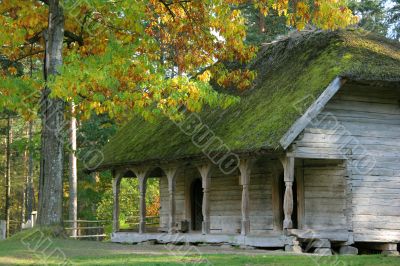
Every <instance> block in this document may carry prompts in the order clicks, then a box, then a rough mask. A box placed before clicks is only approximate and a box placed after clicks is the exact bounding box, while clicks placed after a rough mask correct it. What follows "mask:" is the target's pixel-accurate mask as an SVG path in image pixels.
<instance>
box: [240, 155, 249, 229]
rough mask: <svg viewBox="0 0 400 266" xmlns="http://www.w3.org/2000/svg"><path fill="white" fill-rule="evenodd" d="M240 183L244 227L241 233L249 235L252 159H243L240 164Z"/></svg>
mask: <svg viewBox="0 0 400 266" xmlns="http://www.w3.org/2000/svg"><path fill="white" fill-rule="evenodd" d="M239 170H240V185H241V186H242V227H241V234H242V235H247V234H248V233H249V232H250V217H249V197H250V196H249V184H250V172H251V167H250V160H248V159H244V160H243V159H242V160H240V164H239Z"/></svg>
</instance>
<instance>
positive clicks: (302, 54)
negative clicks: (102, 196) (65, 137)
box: [99, 30, 400, 169]
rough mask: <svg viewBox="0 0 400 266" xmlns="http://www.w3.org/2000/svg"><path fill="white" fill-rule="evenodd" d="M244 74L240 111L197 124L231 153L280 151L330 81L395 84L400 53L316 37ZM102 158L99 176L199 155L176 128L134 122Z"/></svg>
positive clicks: (266, 50) (271, 50)
mask: <svg viewBox="0 0 400 266" xmlns="http://www.w3.org/2000/svg"><path fill="white" fill-rule="evenodd" d="M248 67H249V68H250V69H254V70H256V71H257V73H258V74H257V75H258V76H257V79H256V81H255V83H254V86H253V87H252V89H250V90H248V91H246V92H245V93H243V94H242V95H241V101H240V103H238V104H236V105H234V106H231V107H230V108H228V109H226V110H221V109H214V110H206V111H204V112H203V113H201V114H200V117H201V119H202V121H203V123H204V124H205V125H207V126H208V127H210V129H211V130H212V131H213V132H214V133H215V135H216V136H218V137H219V138H220V139H221V140H223V142H224V143H225V144H226V145H227V146H228V147H229V148H230V149H231V150H232V151H240V152H244V151H246V152H251V151H256V150H260V149H280V145H279V140H280V138H281V137H282V136H283V135H284V134H285V133H286V131H287V130H288V129H289V128H290V126H291V125H292V124H293V123H294V122H295V120H296V119H297V118H298V117H299V116H300V113H299V111H297V110H296V108H294V106H297V107H299V106H301V107H302V109H303V110H304V109H306V108H308V107H309V105H310V104H311V103H312V101H310V100H309V99H312V98H317V97H318V96H319V95H320V94H321V93H322V92H323V91H324V90H325V89H326V87H327V86H328V85H329V83H331V82H332V81H333V79H334V78H335V77H337V76H344V77H349V78H354V79H362V80H382V81H387V80H396V81H398V80H400V71H399V69H400V46H399V44H398V43H395V42H392V41H390V40H387V39H384V38H381V37H377V36H375V35H371V34H368V33H364V32H360V31H350V30H348V31H337V32H313V33H309V34H302V35H298V36H297V37H292V38H287V39H285V40H280V41H277V42H275V43H273V44H269V45H266V46H264V47H263V48H262V49H261V50H260V52H259V55H258V57H257V59H256V60H255V61H254V62H253V63H252V64H250V65H249V66H248ZM306 99H308V100H306ZM302 101H303V102H302ZM304 103H305V104H304ZM211 149H213V147H211ZM103 153H104V161H103V163H102V164H101V165H100V166H99V168H103V169H104V168H108V167H111V166H115V165H124V164H128V163H139V162H141V161H148V160H174V159H179V158H184V157H190V156H195V155H201V154H202V151H201V150H200V149H199V148H197V147H196V146H195V145H194V144H193V143H192V141H191V136H187V135H185V134H183V133H182V131H181V130H180V129H179V128H178V126H177V125H175V124H174V123H173V122H171V121H169V120H166V119H163V120H159V121H156V122H154V123H150V122H147V121H144V120H143V119H142V118H140V117H136V118H134V119H132V120H131V121H130V122H129V123H127V125H126V126H125V127H123V128H122V129H121V130H120V131H119V132H118V133H117V134H116V135H115V136H114V137H113V138H112V139H111V141H110V142H109V143H108V144H107V145H105V147H104V148H103Z"/></svg>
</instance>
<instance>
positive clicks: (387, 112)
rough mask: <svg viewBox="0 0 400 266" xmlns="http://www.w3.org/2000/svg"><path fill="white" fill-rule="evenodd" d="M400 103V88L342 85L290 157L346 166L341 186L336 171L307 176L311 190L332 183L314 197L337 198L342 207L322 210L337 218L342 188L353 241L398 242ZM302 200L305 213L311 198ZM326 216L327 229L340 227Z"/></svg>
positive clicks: (339, 223) (337, 206) (310, 125)
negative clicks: (340, 162) (339, 162)
mask: <svg viewBox="0 0 400 266" xmlns="http://www.w3.org/2000/svg"><path fill="white" fill-rule="evenodd" d="M399 99H400V92H399V89H398V88H385V87H377V86H375V87H372V86H368V87H367V86H361V85H355V84H352V85H345V86H344V87H343V88H341V89H340V90H339V92H338V93H337V95H335V96H334V97H333V98H332V99H331V101H330V102H329V103H328V104H327V105H326V107H325V109H324V110H323V112H322V113H321V114H320V115H319V116H318V117H317V118H316V119H314V120H312V122H311V123H310V124H309V125H308V126H307V128H306V129H305V130H304V131H303V133H302V134H301V135H300V136H299V137H298V139H297V140H296V141H295V142H294V145H293V154H294V155H295V156H298V157H303V158H341V159H343V160H344V161H345V162H346V165H345V169H346V173H344V176H347V181H346V185H345V186H344V184H343V183H342V182H341V181H339V179H338V178H334V179H333V180H332V175H333V176H336V175H337V173H336V171H334V172H333V173H331V172H330V170H327V171H328V172H326V174H323V172H315V170H317V168H315V170H309V171H314V173H312V174H311V172H310V175H312V176H313V177H312V178H311V179H309V180H310V181H311V180H313V182H312V183H310V184H309V186H310V188H309V189H311V188H312V187H315V186H316V184H318V183H326V182H328V180H327V179H329V180H331V182H332V183H331V184H335V188H332V189H331V190H329V191H325V192H322V191H319V189H317V188H316V189H315V193H324V194H326V195H328V194H331V196H332V197H335V198H336V197H339V196H340V202H341V203H340V204H339V201H338V204H337V205H335V206H332V205H331V202H330V201H328V202H327V204H329V205H326V207H329V208H331V209H332V211H334V212H335V213H336V212H338V211H340V209H341V207H343V204H342V201H343V199H342V198H341V195H342V193H343V191H342V189H339V190H337V189H336V188H342V187H343V186H344V187H345V190H346V191H347V193H346V195H347V196H346V202H347V203H346V204H348V205H349V206H350V208H345V215H346V223H347V228H348V229H350V230H353V232H354V240H355V241H368V242H369V241H377V242H379V241H381V242H385V241H399V239H400V215H399V214H400V104H399ZM338 171H339V170H338ZM340 172H341V174H342V172H343V169H340ZM341 174H340V175H341ZM305 180H306V179H305ZM305 182H306V186H307V181H305ZM325 188H326V187H325ZM307 195H308V196H307ZM305 197H306V209H307V205H309V206H308V207H310V206H311V205H312V204H314V203H313V202H312V201H310V199H309V200H308V202H309V203H308V204H307V197H310V193H307V189H306V191H305ZM321 203H323V202H321ZM321 211H322V212H324V210H321ZM319 214H322V213H321V212H320V213H319ZM329 215H330V214H328V213H325V216H326V219H327V220H326V222H325V224H326V225H327V226H328V225H329V226H331V225H332V226H333V224H336V225H340V226H343V225H344V224H343V222H344V220H343V216H340V217H341V218H340V219H339V221H336V220H332V219H333V218H332V219H330V218H328V217H329ZM315 217H316V216H315ZM315 223H317V221H315ZM313 226H320V225H317V224H316V225H313Z"/></svg>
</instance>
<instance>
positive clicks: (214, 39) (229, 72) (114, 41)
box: [0, 0, 355, 119]
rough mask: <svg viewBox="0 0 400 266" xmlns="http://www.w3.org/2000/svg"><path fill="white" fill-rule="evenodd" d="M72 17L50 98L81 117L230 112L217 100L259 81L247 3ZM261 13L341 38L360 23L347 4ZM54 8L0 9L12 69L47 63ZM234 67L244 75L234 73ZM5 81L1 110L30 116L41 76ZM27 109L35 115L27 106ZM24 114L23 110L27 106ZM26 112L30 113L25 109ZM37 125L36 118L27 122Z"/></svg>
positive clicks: (111, 6) (282, 2) (77, 8)
mask: <svg viewBox="0 0 400 266" xmlns="http://www.w3.org/2000/svg"><path fill="white" fill-rule="evenodd" d="M61 2H62V3H63V8H64V16H65V34H64V36H65V45H64V48H63V49H64V51H63V57H64V62H63V66H62V67H61V68H60V69H59V73H60V75H57V76H53V77H50V78H49V80H48V85H49V86H50V88H51V89H52V92H51V95H52V97H59V98H61V99H63V100H65V101H74V102H75V103H76V104H77V105H78V114H77V115H81V116H83V117H89V116H90V114H91V113H92V112H93V111H95V112H97V113H109V114H110V115H111V116H117V117H120V115H121V114H124V113H126V111H132V110H133V111H135V112H137V113H139V114H141V115H143V116H144V117H145V118H149V119H151V118H153V117H155V116H157V115H159V114H165V115H167V116H169V117H170V118H173V119H177V118H179V117H180V116H181V112H180V111H181V110H182V108H184V109H188V110H189V111H199V110H201V108H202V107H203V106H204V105H211V106H215V105H219V106H222V107H225V106H228V105H230V104H232V103H234V102H235V101H236V100H237V99H236V98H234V97H232V96H229V95H228V94H222V93H218V92H216V91H215V90H213V88H212V87H211V86H210V80H211V79H212V80H214V81H216V82H217V83H218V85H219V86H221V87H225V88H238V89H240V90H244V89H246V88H248V87H249V86H250V85H251V83H252V81H253V79H254V78H255V74H254V73H253V72H252V71H249V70H247V69H245V68H243V67H241V66H243V65H244V64H245V63H247V62H248V61H249V60H251V59H252V58H254V56H255V54H256V51H257V49H256V48H255V47H254V46H251V45H249V44H246V42H245V38H246V27H245V18H244V16H243V15H242V13H241V12H240V9H239V8H237V7H239V6H240V5H243V4H248V3H249V1H248V0H203V1H194V0H193V1H190V0H189V1H183V0H136V1H131V0H119V1H114V0H79V1H70V0H65V1H61ZM250 2H252V4H253V5H254V7H255V8H257V9H259V10H260V13H261V14H263V15H267V14H268V13H269V12H275V13H277V14H278V15H280V16H283V17H285V18H286V20H287V23H288V24H289V25H291V26H294V27H297V28H298V29H302V28H304V27H305V26H306V24H310V23H311V24H313V25H315V26H317V27H320V28H323V29H336V28H339V27H345V26H347V25H349V24H351V23H353V22H355V17H354V16H353V15H352V14H351V11H350V10H349V9H348V8H347V7H346V2H345V0H317V1H301V0H300V1H298V0H296V1H289V0H276V1H270V0H252V1H250ZM47 19H48V2H47V0H26V1H19V0H0V22H1V25H2V27H1V28H0V33H1V34H0V44H1V52H0V54H2V55H3V56H5V57H6V58H7V59H8V60H11V61H13V62H22V63H24V64H25V66H27V65H28V60H30V61H29V62H30V63H31V65H32V63H33V64H41V62H42V61H43V60H42V58H43V53H44V49H45V41H44V35H45V34H44V32H45V31H46V28H47ZM230 62H235V65H236V66H237V67H234V68H232V67H229V68H228V67H227V66H228V65H232V64H229V63H230ZM28 72H29V71H28V67H26V69H25V74H23V75H21V76H17V75H16V73H17V71H16V69H14V68H12V67H10V68H8V69H7V70H6V71H3V72H2V73H1V77H0V78H1V79H2V81H1V82H0V84H1V85H0V93H1V94H2V96H6V97H1V101H0V108H5V107H7V108H9V109H15V110H16V111H19V112H21V113H24V112H26V111H24V110H26V109H29V108H31V106H30V105H31V104H32V105H33V104H35V103H37V101H38V99H39V97H37V96H35V97H32V93H33V95H36V94H35V92H38V91H40V90H41V88H43V86H44V81H43V78H42V77H41V75H40V73H36V74H35V73H32V71H31V72H30V73H29V75H28ZM27 105H28V106H27ZM21 106H23V107H21ZM25 107H28V108H25ZM26 115H27V116H31V114H26Z"/></svg>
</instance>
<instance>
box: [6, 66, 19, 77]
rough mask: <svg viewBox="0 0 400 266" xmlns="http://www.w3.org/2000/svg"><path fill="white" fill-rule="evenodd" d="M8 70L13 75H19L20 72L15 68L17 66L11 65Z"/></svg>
mask: <svg viewBox="0 0 400 266" xmlns="http://www.w3.org/2000/svg"><path fill="white" fill-rule="evenodd" d="M8 72H9V73H10V74H11V75H14V76H15V75H17V73H18V70H17V69H16V68H15V67H13V66H11V67H9V68H8Z"/></svg>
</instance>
